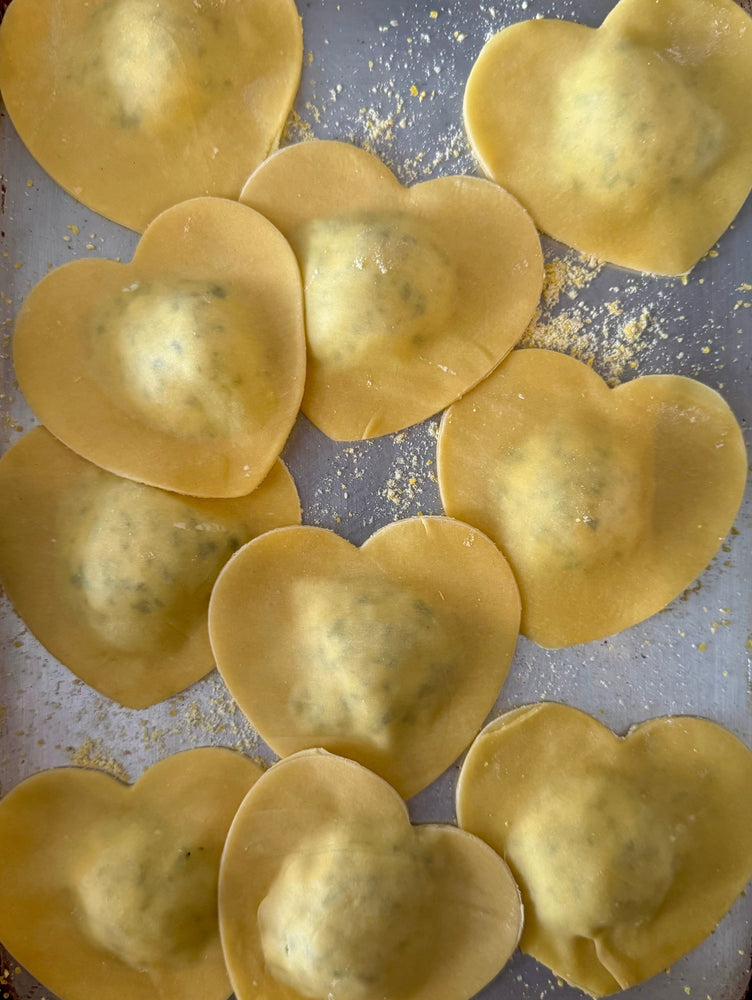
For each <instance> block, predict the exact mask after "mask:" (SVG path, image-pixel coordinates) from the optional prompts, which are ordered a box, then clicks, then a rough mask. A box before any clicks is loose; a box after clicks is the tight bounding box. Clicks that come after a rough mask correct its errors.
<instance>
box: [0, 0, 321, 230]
mask: <svg viewBox="0 0 752 1000" xmlns="http://www.w3.org/2000/svg"><path fill="white" fill-rule="evenodd" d="M302 57H303V41H302V32H301V22H300V18H299V16H298V13H297V10H296V8H295V4H294V3H293V2H292V0H241V2H237V3H233V4H221V5H219V4H216V3H210V4H184V3H182V2H181V0H162V2H161V3H160V4H159V6H158V7H155V5H154V4H153V3H151V2H150V0H62V2H60V0H20V2H19V0H16V2H15V3H14V4H13V10H9V11H8V13H7V15H6V16H5V17H4V19H3V23H2V30H0V89H2V92H3V98H4V101H5V104H6V107H7V108H8V113H9V114H10V117H11V119H12V121H13V123H14V125H15V126H16V129H17V130H18V133H19V135H20V136H21V139H22V140H23V142H24V143H25V144H26V146H27V147H28V149H29V151H30V152H31V154H32V155H33V156H34V158H35V159H36V160H37V161H38V162H39V163H40V165H41V166H42V167H43V168H44V169H45V170H46V171H47V172H48V173H49V174H50V175H51V176H52V177H53V178H54V179H55V180H56V181H57V182H58V183H59V184H60V185H62V187H64V188H65V189H66V191H68V192H69V193H70V194H72V195H73V196H74V197H75V198H77V199H78V200H79V201H81V202H83V203H84V204H85V205H88V206H89V207H90V208H93V209H94V210H95V211H97V212H100V213H101V214H102V215H105V216H107V217H108V218H110V219H113V220H114V221H115V222H119V223H121V224H123V225H125V226H129V227H130V228H131V229H135V230H137V231H139V232H142V231H143V230H144V229H145V228H146V226H147V225H148V224H149V223H150V222H151V221H152V220H153V219H154V218H156V216H157V215H158V214H159V213H160V212H162V211H164V210H165V209H167V208H169V207H170V206H171V205H174V204H177V203H178V202H181V201H186V200H187V199H189V198H194V197H198V196H203V195H212V196H221V197H227V198H237V195H238V192H239V191H240V188H241V186H242V183H243V181H244V179H245V177H247V175H248V170H249V167H252V165H254V164H258V163H261V161H262V160H263V159H264V158H265V157H266V156H267V155H268V154H269V153H270V152H271V150H272V149H274V148H275V147H276V145H277V142H278V141H279V136H280V134H281V132H282V128H283V126H284V123H285V120H286V118H287V115H288V113H289V111H290V108H291V106H292V103H293V100H294V97H295V93H296V91H297V88H298V83H299V80H300V72H301V67H302Z"/></svg>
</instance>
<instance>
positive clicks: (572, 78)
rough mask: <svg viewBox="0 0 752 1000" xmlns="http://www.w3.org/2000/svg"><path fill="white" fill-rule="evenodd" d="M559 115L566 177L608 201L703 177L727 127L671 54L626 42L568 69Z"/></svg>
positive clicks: (557, 148)
mask: <svg viewBox="0 0 752 1000" xmlns="http://www.w3.org/2000/svg"><path fill="white" fill-rule="evenodd" d="M667 108H670V109H671V114H670V115H667V114H666V109H667ZM556 114H557V124H556V132H555V136H556V142H555V144H554V163H555V164H556V167H557V169H558V170H559V171H560V173H561V179H562V182H564V183H565V184H567V185H572V186H573V187H575V188H577V189H578V190H581V191H585V192H587V195H588V196H589V197H594V198H598V197H599V196H600V197H604V198H606V199H609V200H610V199H613V198H619V197H624V196H625V195H629V196H632V194H633V192H634V191H635V190H638V191H639V190H641V189H643V190H644V189H645V188H655V187H659V186H660V185H661V184H663V183H666V182H668V183H670V184H673V185H682V184H687V183H691V182H694V181H696V180H698V179H701V178H702V177H703V176H704V175H705V174H706V173H707V172H708V171H709V170H710V169H711V168H712V167H713V166H714V164H715V163H716V161H717V160H718V157H719V156H720V154H721V152H722V149H723V143H724V137H725V131H726V125H725V122H724V119H723V116H722V114H721V113H720V112H719V111H718V110H717V109H715V108H713V107H712V106H711V105H710V104H709V103H708V102H707V101H705V100H704V99H703V97H702V95H701V94H698V93H695V92H693V91H691V90H688V89H687V86H686V83H685V80H684V79H683V78H682V73H681V70H680V68H679V66H678V65H677V63H675V62H673V61H672V60H671V58H670V56H669V57H667V56H664V55H662V54H661V53H659V52H654V51H652V50H650V49H648V48H643V47H642V46H638V45H634V44H632V43H630V42H628V41H623V40H619V41H616V42H615V43H614V44H612V45H611V46H610V47H609V48H608V51H607V52H603V51H595V52H588V53H587V54H586V55H584V56H583V57H582V58H581V59H580V60H579V61H577V62H576V63H574V64H573V65H572V66H571V67H569V68H568V69H567V70H565V71H564V72H563V73H562V76H561V81H560V83H559V99H558V101H557V107H556ZM640 204H642V201H640Z"/></svg>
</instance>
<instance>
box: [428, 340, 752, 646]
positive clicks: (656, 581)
mask: <svg viewBox="0 0 752 1000" xmlns="http://www.w3.org/2000/svg"><path fill="white" fill-rule="evenodd" d="M438 472H439V485H440V489H441V496H442V500H443V502H444V508H445V510H446V512H447V513H448V514H450V515H452V516H453V517H458V518H462V519H463V520H465V521H468V522H469V523H470V524H474V525H476V526H477V527H478V528H480V530H481V531H484V532H486V533H487V534H488V535H489V536H490V537H491V538H493V540H494V541H495V542H496V544H497V545H498V546H499V548H500V549H501V550H502V552H503V553H504V554H505V556H506V557H507V558H508V559H509V562H510V564H511V566H512V568H513V570H514V573H515V576H516V578H517V582H518V584H519V587H520V594H521V596H522V626H521V631H522V632H523V633H524V634H525V635H527V636H528V637H529V638H531V639H534V640H535V642H537V643H540V644H541V645H542V646H547V647H549V648H558V647H561V646H571V645H574V644H575V643H580V642H588V641H590V640H593V639H600V638H603V637H604V636H607V635H611V634H613V633H614V632H618V631H620V630H621V629H624V628H627V627H628V626H630V625H634V624H635V623H636V622H639V621H642V620H643V619H645V618H647V617H649V616H650V615H652V614H655V613H656V612H657V611H660V610H661V608H663V607H665V605H666V604H668V603H669V602H670V601H672V600H673V599H674V598H675V597H676V596H677V595H678V594H679V593H681V591H682V590H683V589H684V588H685V587H687V586H689V584H690V583H691V582H692V581H693V580H694V579H695V577H696V576H697V575H698V574H699V573H701V572H702V570H703V569H704V568H705V567H706V566H707V564H708V563H709V562H710V560H711V559H712V558H713V555H714V554H715V553H716V551H717V550H718V548H719V546H720V544H721V542H722V541H723V539H724V538H725V536H726V535H727V533H728V531H729V529H730V528H731V526H732V524H733V521H734V518H735V517H736V513H737V511H738V509H739V505H740V504H741V500H742V495H743V492H744V484H745V480H746V474H747V455H746V450H745V447H744V440H743V438H742V433H741V429H740V428H739V425H738V423H737V422H736V419H735V418H734V415H733V413H732V412H731V410H730V409H729V407H728V406H727V405H726V403H725V402H724V401H723V399H721V397H720V396H719V395H718V393H716V392H714V391H713V390H712V389H709V388H708V387H707V386H705V385H703V384H701V383H700V382H697V381H695V380H693V379H690V378H685V377H683V376H680V375H647V376H643V377H642V378H636V379H634V380H633V381H631V382H627V383H625V384H623V385H619V386H617V387H616V388H615V389H609V388H608V386H607V385H606V383H605V382H604V381H603V380H602V379H601V378H600V377H599V376H598V375H597V374H596V373H595V372H594V371H593V370H592V369H591V368H590V367H588V366H587V365H585V364H583V363H581V362H579V361H575V360H574V359H573V358H570V357H567V356H566V355H563V354H557V353H555V352H553V351H542V350H534V349H530V350H523V351H515V352H514V353H513V354H512V355H511V356H510V357H509V358H508V359H507V361H505V362H504V364H503V365H502V366H501V367H500V368H499V369H498V370H497V371H496V372H494V374H493V375H492V376H491V377H490V378H489V379H487V380H486V381H485V382H484V383H483V384H482V385H480V386H478V387H477V388H476V389H475V390H474V391H473V392H472V393H470V394H469V395H468V396H466V397H465V398H464V399H462V400H460V401H459V402H458V403H456V404H455V405H454V406H453V407H451V409H450V410H448V411H447V413H446V415H445V417H444V421H443V423H442V426H441V430H440V433H439V446H438Z"/></svg>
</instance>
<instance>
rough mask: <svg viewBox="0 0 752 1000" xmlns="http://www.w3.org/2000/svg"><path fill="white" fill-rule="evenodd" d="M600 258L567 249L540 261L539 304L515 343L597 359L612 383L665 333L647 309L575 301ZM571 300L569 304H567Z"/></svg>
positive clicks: (589, 361)
mask: <svg viewBox="0 0 752 1000" xmlns="http://www.w3.org/2000/svg"><path fill="white" fill-rule="evenodd" d="M603 266H604V265H603V262H602V261H599V260H598V259H597V258H594V257H587V256H585V255H583V254H580V253H578V252H577V251H570V252H568V253H566V254H564V256H562V257H551V258H548V259H547V260H546V263H545V265H544V283H543V295H542V300H541V302H542V304H541V306H540V308H539V309H538V311H537V313H536V315H535V316H534V317H533V319H532V321H531V323H530V325H529V326H528V329H527V330H526V332H525V334H524V335H523V337H522V339H521V340H520V343H519V346H520V347H539V348H544V349H546V350H552V351H560V352H562V353H565V354H570V355H571V356H572V357H575V358H577V359H578V360H579V361H582V362H584V363H585V364H588V365H590V366H591V367H592V366H593V365H594V364H595V361H596V358H598V359H599V367H600V374H601V375H603V377H604V378H605V380H606V381H607V382H608V384H609V385H616V384H617V383H618V382H619V381H621V379H622V377H623V376H624V375H625V373H627V372H628V371H631V370H634V369H636V368H637V367H638V363H639V361H638V359H639V355H640V354H641V353H642V352H643V351H644V350H646V349H647V348H648V347H649V346H650V343H652V341H653V340H654V339H655V337H656V336H658V337H660V338H662V339H664V338H665V337H666V334H665V333H664V332H663V331H662V330H661V329H660V327H659V326H658V325H657V323H656V321H655V319H654V317H653V316H652V315H651V313H650V311H649V310H648V309H647V308H643V309H642V311H641V312H640V313H638V314H637V315H632V316H624V306H623V304H622V303H621V302H620V301H619V300H614V301H612V302H606V303H603V304H601V305H599V306H594V305H585V304H579V303H577V302H576V300H577V299H578V296H579V293H580V292H581V291H582V290H583V289H585V288H587V287H588V285H590V283H591V282H592V281H593V280H594V279H595V278H596V277H597V276H598V274H600V272H601V270H602V269H603ZM568 300H571V302H572V303H573V304H572V305H567V304H566V303H567V301H568Z"/></svg>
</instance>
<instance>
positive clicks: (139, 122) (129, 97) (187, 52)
mask: <svg viewBox="0 0 752 1000" xmlns="http://www.w3.org/2000/svg"><path fill="white" fill-rule="evenodd" d="M180 20H181V18H180V16H179V15H176V14H175V13H174V12H171V11H169V10H163V9H161V8H160V6H159V5H158V4H157V5H155V4H154V3H152V2H151V0H114V2H111V3H109V4H106V5H105V6H104V7H102V8H101V11H100V15H99V17H98V18H97V19H96V20H95V21H94V22H93V24H92V28H91V30H92V34H95V35H97V36H98V48H99V50H100V51H101V53H102V56H101V59H100V60H99V61H98V62H95V63H94V64H92V65H91V66H90V69H89V72H90V74H91V78H92V80H91V82H92V84H94V83H95V81H96V78H97V76H98V75H99V74H101V75H102V77H103V79H102V80H100V81H97V82H99V84H100V87H99V88H97V89H99V90H101V83H104V84H105V93H107V94H109V96H110V98H111V99H112V101H113V104H114V106H115V108H116V109H117V111H118V112H119V114H118V120H119V124H120V125H121V126H123V127H131V128H133V127H146V128H148V127H155V126H159V125H163V124H166V123H167V124H169V123H170V122H171V121H174V120H175V118H176V117H178V116H181V115H186V114H190V112H191V111H193V112H194V113H196V112H197V111H198V110H199V108H198V107H193V108H192V107H191V102H195V104H197V105H200V104H205V103H206V97H205V96H203V92H202V91H201V90H198V89H197V88H195V87H191V81H190V75H192V74H193V73H195V72H196V69H197V67H196V63H197V62H198V56H199V52H198V50H197V46H196V39H195V38H192V37H191V36H189V35H186V38H187V39H189V41H187V42H186V44H185V45H184V47H183V49H182V50H181V49H179V48H178V47H177V45H176V44H175V37H176V29H177V32H179V30H180ZM209 39H210V36H209V35H207V42H208V41H209ZM191 43H192V44H191ZM187 65H190V69H191V73H190V74H189V73H188V72H187ZM199 65H200V63H199Z"/></svg>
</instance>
